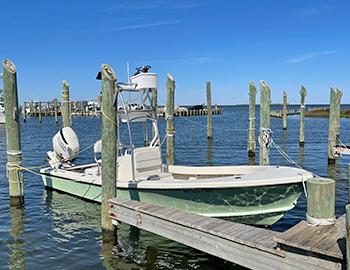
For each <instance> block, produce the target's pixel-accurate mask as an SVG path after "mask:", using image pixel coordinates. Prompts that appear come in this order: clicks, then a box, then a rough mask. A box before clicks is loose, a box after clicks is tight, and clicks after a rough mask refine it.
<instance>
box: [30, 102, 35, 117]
mask: <svg viewBox="0 0 350 270" xmlns="http://www.w3.org/2000/svg"><path fill="white" fill-rule="evenodd" d="M33 112H34V104H33V100H31V101H30V105H29V116H33Z"/></svg>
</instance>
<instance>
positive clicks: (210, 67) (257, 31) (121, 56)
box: [0, 0, 350, 104]
mask: <svg viewBox="0 0 350 270" xmlns="http://www.w3.org/2000/svg"><path fill="white" fill-rule="evenodd" d="M349 14H350V2H349V1H345V0H340V1H328V0H323V1H309V0H304V1H302V0H288V1H287V0H286V1H281V0H280V1H277V0H275V1H272V0H266V1H263V0H259V1H258V0H255V1H252V0H245V1H233V0H232V1H228V0H227V1H224V0H223V1H218V0H217V1H200V0H192V1H186V0H168V1H165V0H164V1H162V0H159V1H158V0H154V1H152V0H148V1H147V0H143V1H139V0H120V1H111V0H110V1H82V0H77V1H67V0H61V1H2V3H1V21H2V27H1V34H0V57H1V59H5V58H9V59H11V60H12V61H13V62H14V63H15V64H16V66H17V70H18V83H19V91H20V100H21V101H23V100H30V99H35V100H51V99H52V98H54V97H60V89H61V81H62V80H63V79H66V80H68V81H69V83H70V89H71V98H72V99H74V100H86V99H90V98H95V97H96V96H97V95H98V93H99V88H100V82H98V81H96V80H95V75H96V73H97V71H98V69H99V68H100V65H101V63H108V64H110V65H111V66H112V67H113V68H114V69H115V71H116V73H117V77H118V79H119V80H120V81H126V80H127V75H126V62H127V61H129V62H130V67H131V71H133V69H134V67H135V66H139V65H143V64H149V65H151V66H152V71H154V72H156V73H158V74H159V103H160V104H163V103H164V101H165V78H166V74H167V73H171V74H172V75H173V76H174V77H175V79H176V104H198V103H202V102H205V82H206V81H207V80H210V81H211V83H212V100H213V103H218V104H240V103H247V102H248V81H249V80H252V81H254V82H255V84H256V85H258V83H259V80H261V79H263V80H265V81H266V82H267V83H268V84H269V85H270V87H271V91H272V101H273V102H280V101H281V100H282V92H283V90H286V91H287V92H288V101H289V102H291V103H297V102H299V88H300V85H301V84H303V85H305V86H306V88H307V89H308V96H307V102H310V103H311V102H312V103H327V102H328V101H329V87H330V86H334V87H338V88H340V89H341V90H342V91H343V93H344V95H343V99H342V102H343V103H350V90H349V89H350V61H349V60H350V35H349V32H350V31H349V29H350V23H349Z"/></svg>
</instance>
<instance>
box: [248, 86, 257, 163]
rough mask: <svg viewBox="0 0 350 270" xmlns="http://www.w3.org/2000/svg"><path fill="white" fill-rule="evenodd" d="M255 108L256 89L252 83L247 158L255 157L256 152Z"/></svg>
mask: <svg viewBox="0 0 350 270" xmlns="http://www.w3.org/2000/svg"><path fill="white" fill-rule="evenodd" d="M255 107H256V87H255V85H254V83H253V82H249V129H248V156H249V157H255V150H256V137H255V136H256V135H255Z"/></svg>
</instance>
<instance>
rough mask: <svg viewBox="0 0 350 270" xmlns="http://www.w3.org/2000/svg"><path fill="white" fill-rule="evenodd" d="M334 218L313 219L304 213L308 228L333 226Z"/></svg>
mask: <svg viewBox="0 0 350 270" xmlns="http://www.w3.org/2000/svg"><path fill="white" fill-rule="evenodd" d="M335 221H336V217H335V216H334V217H332V218H315V217H312V216H310V215H308V213H306V222H307V224H308V225H309V226H327V225H333V224H335Z"/></svg>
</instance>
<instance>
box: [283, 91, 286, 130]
mask: <svg viewBox="0 0 350 270" xmlns="http://www.w3.org/2000/svg"><path fill="white" fill-rule="evenodd" d="M282 129H283V130H286V129H287V93H286V91H283V108H282Z"/></svg>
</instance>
